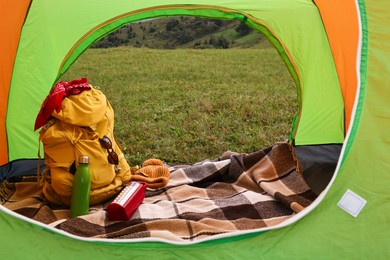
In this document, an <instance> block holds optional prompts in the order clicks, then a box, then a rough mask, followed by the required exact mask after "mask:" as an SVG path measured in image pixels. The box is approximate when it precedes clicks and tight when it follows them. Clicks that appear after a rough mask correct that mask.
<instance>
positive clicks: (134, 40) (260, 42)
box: [92, 16, 271, 49]
mask: <svg viewBox="0 0 390 260" xmlns="http://www.w3.org/2000/svg"><path fill="white" fill-rule="evenodd" d="M118 46H133V47H147V48H153V49H176V48H194V49H209V48H221V49H227V48H249V47H253V46H256V47H259V48H268V47H270V46H271V44H270V43H269V41H268V39H267V38H266V37H265V36H264V35H263V34H262V33H261V32H258V31H256V30H253V29H252V28H249V27H247V26H246V25H243V24H241V23H240V22H239V21H231V20H213V19H205V18H198V17H187V16H180V17H168V18H159V19H152V20H145V21H140V22H136V23H131V24H127V25H125V26H123V27H122V28H120V29H119V30H117V31H115V32H113V33H111V34H109V35H107V36H106V37H104V38H102V39H101V40H100V41H98V42H96V43H95V44H94V45H93V46H92V48H109V47H118Z"/></svg>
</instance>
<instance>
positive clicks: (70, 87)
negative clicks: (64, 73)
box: [34, 78, 91, 131]
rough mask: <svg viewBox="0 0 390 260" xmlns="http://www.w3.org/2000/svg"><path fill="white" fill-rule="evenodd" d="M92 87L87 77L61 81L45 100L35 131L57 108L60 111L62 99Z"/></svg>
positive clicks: (36, 121)
mask: <svg viewBox="0 0 390 260" xmlns="http://www.w3.org/2000/svg"><path fill="white" fill-rule="evenodd" d="M89 89H91V86H90V85H89V84H88V80H87V79H86V78H81V79H76V80H72V81H69V82H65V81H60V82H58V83H57V84H56V85H55V86H54V87H53V88H52V89H51V91H50V93H49V95H48V96H47V97H46V99H45V100H44V101H43V104H42V106H41V110H40V111H39V113H38V116H37V118H36V120H35V126H34V131H35V130H37V129H38V128H40V127H41V126H43V125H44V124H46V122H47V120H48V119H49V117H50V115H51V114H52V113H53V111H54V110H56V112H57V113H59V112H60V111H61V109H62V100H63V99H64V98H65V97H68V96H70V95H78V94H80V93H81V92H83V91H84V90H89Z"/></svg>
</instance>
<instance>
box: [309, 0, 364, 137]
mask: <svg viewBox="0 0 390 260" xmlns="http://www.w3.org/2000/svg"><path fill="white" fill-rule="evenodd" d="M314 2H315V3H316V5H317V6H318V8H319V10H320V13H321V17H322V20H323V22H324V26H325V30H326V32H327V35H328V38H329V44H330V46H331V49H332V53H333V58H334V60H335V66H336V69H337V74H338V78H339V81H340V88H341V91H342V92H343V98H344V107H345V126H346V127H345V131H347V130H348V127H349V125H350V121H351V115H352V110H353V105H354V101H355V96H356V88H357V80H358V78H357V77H358V71H357V68H356V65H355V64H356V57H357V54H358V47H359V22H358V21H359V20H358V16H357V8H356V7H355V3H354V1H337V0H331V1H329V0H315V1H314ZM345 10H348V12H346V11H345Z"/></svg>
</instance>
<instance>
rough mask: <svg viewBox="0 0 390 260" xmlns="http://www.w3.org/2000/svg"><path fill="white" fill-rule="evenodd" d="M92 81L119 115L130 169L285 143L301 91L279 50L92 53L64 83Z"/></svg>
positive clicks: (118, 134)
mask: <svg viewBox="0 0 390 260" xmlns="http://www.w3.org/2000/svg"><path fill="white" fill-rule="evenodd" d="M80 77H87V78H88V79H89V82H90V83H91V84H92V85H95V86H99V87H100V88H101V90H102V91H103V92H104V93H105V94H106V96H107V98H108V100H109V101H110V103H111V105H112V106H113V108H114V111H115V136H116V138H117V140H118V141H119V143H120V145H121V146H122V148H123V150H124V152H125V155H126V158H127V159H128V162H129V163H130V164H131V165H135V164H140V163H142V161H143V160H145V159H148V158H151V157H155V158H159V159H162V160H163V161H165V162H167V163H195V162H199V161H202V160H205V159H213V158H216V157H218V156H219V155H221V154H222V153H223V152H224V151H226V150H231V151H237V152H252V151H255V150H258V149H262V148H264V147H267V146H269V145H272V144H274V143H275V142H278V141H284V140H286V139H287V137H288V135H289V134H290V131H291V120H292V118H293V116H294V115H295V114H296V113H297V111H298V105H297V101H296V88H295V85H294V82H293V80H292V78H291V76H290V74H289V72H288V71H287V67H286V66H285V65H284V63H283V62H282V60H281V58H280V57H279V55H278V54H277V53H276V51H275V50H274V49H272V48H271V49H270V48H268V49H255V48H252V49H227V50H215V49H207V50H192V49H177V50H156V49H144V48H141V49H139V48H130V47H120V48H110V49H89V50H87V51H86V52H85V53H84V54H83V55H82V56H81V57H80V58H79V59H78V60H77V61H76V63H75V64H74V65H73V66H72V67H71V69H70V70H69V71H68V72H67V73H66V74H65V75H64V76H63V78H62V80H72V79H75V78H80Z"/></svg>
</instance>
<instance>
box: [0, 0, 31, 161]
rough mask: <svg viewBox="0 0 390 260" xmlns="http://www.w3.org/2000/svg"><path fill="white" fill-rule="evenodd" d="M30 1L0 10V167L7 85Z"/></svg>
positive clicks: (8, 3) (6, 3)
mask: <svg viewBox="0 0 390 260" xmlns="http://www.w3.org/2000/svg"><path fill="white" fill-rule="evenodd" d="M29 4H30V0H22V1H18V2H16V1H12V0H6V1H3V2H2V4H1V9H0V30H1V32H2V35H3V39H6V40H2V41H0V57H1V59H0V68H1V69H0V93H1V95H0V144H2V145H1V146H0V165H2V164H4V162H7V161H8V149H7V145H5V144H7V138H6V129H5V121H6V117H7V107H8V94H9V85H10V83H11V77H12V69H13V66H14V61H15V56H16V50H17V47H18V43H19V37H20V31H21V29H22V25H23V22H24V18H25V16H26V13H27V9H28V6H29Z"/></svg>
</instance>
